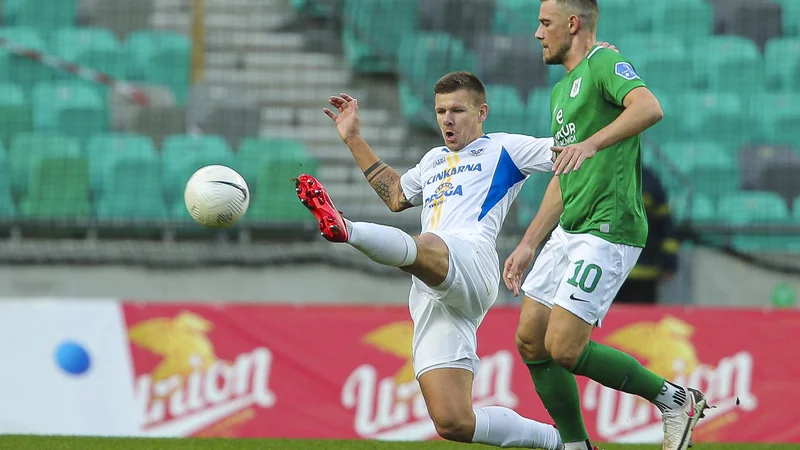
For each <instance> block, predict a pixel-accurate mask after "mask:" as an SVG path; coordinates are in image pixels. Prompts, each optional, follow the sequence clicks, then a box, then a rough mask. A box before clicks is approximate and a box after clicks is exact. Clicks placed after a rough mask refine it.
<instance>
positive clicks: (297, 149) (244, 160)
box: [235, 138, 313, 189]
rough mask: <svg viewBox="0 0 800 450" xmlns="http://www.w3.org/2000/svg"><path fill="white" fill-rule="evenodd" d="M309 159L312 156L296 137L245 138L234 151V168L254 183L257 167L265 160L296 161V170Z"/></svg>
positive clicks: (301, 168)
mask: <svg viewBox="0 0 800 450" xmlns="http://www.w3.org/2000/svg"><path fill="white" fill-rule="evenodd" d="M311 159H313V158H311V157H310V156H309V155H308V153H307V152H306V146H305V144H303V142H302V141H299V140H297V139H283V138H245V139H244V140H242V142H241V143H240V144H239V148H238V149H237V151H236V167H235V168H236V169H237V170H238V171H239V173H240V174H241V175H242V177H244V179H245V180H246V181H247V182H248V185H250V183H253V184H254V183H255V181H256V178H257V177H258V172H259V170H260V169H259V167H260V166H261V165H262V164H264V163H266V162H269V161H273V160H287V161H297V162H298V170H303V163H305V162H306V161H309V160H311ZM298 174H299V173H298ZM295 176H296V175H295ZM253 188H254V186H250V189H253Z"/></svg>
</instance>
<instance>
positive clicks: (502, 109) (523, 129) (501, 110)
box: [483, 84, 530, 134]
mask: <svg viewBox="0 0 800 450" xmlns="http://www.w3.org/2000/svg"><path fill="white" fill-rule="evenodd" d="M486 101H487V103H488V104H490V105H492V106H491V108H490V109H489V116H488V117H487V118H486V121H485V122H484V123H483V131H484V132H486V133H496V132H506V133H519V134H524V133H529V132H530V124H529V121H528V111H527V107H526V106H525V102H523V100H522V97H520V95H519V91H517V89H516V88H515V87H514V86H506V85H491V84H490V85H488V86H486Z"/></svg>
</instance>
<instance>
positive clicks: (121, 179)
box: [97, 157, 168, 220]
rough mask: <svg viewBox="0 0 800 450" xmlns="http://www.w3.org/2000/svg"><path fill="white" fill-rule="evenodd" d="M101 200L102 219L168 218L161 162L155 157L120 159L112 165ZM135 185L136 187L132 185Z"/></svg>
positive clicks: (98, 213)
mask: <svg viewBox="0 0 800 450" xmlns="http://www.w3.org/2000/svg"><path fill="white" fill-rule="evenodd" d="M109 175H110V176H109V177H107V178H106V179H105V184H104V186H103V189H102V194H101V195H100V198H99V201H98V202H97V218H98V219H102V220H136V219H163V218H166V217H168V213H167V205H166V203H165V201H164V194H163V190H162V183H161V165H160V164H159V162H158V160H157V159H155V158H148V157H144V158H135V157H130V158H126V159H119V160H116V161H115V162H113V163H112V164H111V165H110V167H109ZM132 187H135V188H132Z"/></svg>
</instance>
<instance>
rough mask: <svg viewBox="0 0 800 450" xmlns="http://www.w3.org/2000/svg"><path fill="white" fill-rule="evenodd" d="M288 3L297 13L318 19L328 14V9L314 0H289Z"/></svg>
mask: <svg viewBox="0 0 800 450" xmlns="http://www.w3.org/2000/svg"><path fill="white" fill-rule="evenodd" d="M289 5H290V6H291V7H292V9H293V10H294V11H295V12H296V13H298V14H303V15H306V16H309V17H315V18H319V19H322V18H326V17H328V16H329V12H328V10H326V9H325V8H324V7H323V6H322V5H320V4H319V3H317V2H316V1H314V0H290V1H289Z"/></svg>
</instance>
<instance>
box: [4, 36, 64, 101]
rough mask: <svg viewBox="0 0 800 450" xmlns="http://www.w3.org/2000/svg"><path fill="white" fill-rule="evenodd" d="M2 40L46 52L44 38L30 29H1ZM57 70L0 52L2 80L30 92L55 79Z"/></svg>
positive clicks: (37, 62) (22, 57)
mask: <svg viewBox="0 0 800 450" xmlns="http://www.w3.org/2000/svg"><path fill="white" fill-rule="evenodd" d="M0 38H4V39H7V40H9V41H11V42H13V43H14V44H17V45H22V46H24V47H27V48H29V49H32V50H40V51H46V50H47V45H46V44H45V40H44V39H43V38H42V36H41V35H40V34H39V33H38V32H37V31H36V29H34V28H30V27H0ZM55 74H56V70H55V69H51V68H50V67H48V66H46V65H44V64H42V63H41V62H39V61H34V60H32V59H29V58H26V57H24V56H17V55H14V54H12V53H10V52H7V51H1V52H0V80H2V81H10V82H12V83H15V84H18V85H20V86H22V87H23V89H25V92H30V90H31V89H33V86H35V85H36V84H37V83H39V82H42V81H50V80H53V79H55V77H56V75H55Z"/></svg>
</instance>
